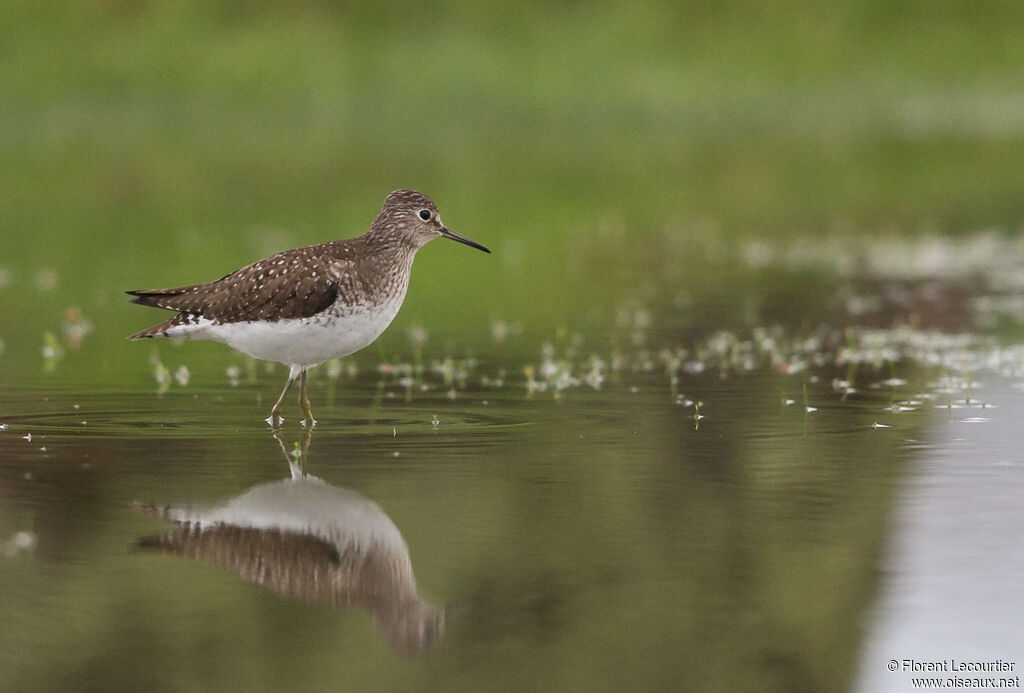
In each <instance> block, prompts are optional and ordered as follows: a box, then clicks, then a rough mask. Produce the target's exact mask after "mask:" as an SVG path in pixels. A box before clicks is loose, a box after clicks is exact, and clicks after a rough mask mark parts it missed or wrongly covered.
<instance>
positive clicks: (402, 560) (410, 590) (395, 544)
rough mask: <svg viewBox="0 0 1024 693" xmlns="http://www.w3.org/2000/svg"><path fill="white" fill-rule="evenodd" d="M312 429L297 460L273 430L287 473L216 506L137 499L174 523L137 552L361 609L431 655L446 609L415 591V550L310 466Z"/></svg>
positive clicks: (372, 508) (397, 638)
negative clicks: (313, 472)
mask: <svg viewBox="0 0 1024 693" xmlns="http://www.w3.org/2000/svg"><path fill="white" fill-rule="evenodd" d="M311 433H312V432H311V431H308V430H307V431H306V432H305V434H304V436H303V440H302V443H301V444H300V445H299V446H298V460H296V459H294V458H293V456H292V455H289V454H288V452H287V450H286V449H285V446H284V443H283V442H282V441H281V438H280V435H279V434H277V433H275V435H274V437H275V438H276V439H277V442H278V444H280V445H281V451H282V452H283V453H284V455H285V458H286V459H287V460H288V465H289V468H290V470H291V478H289V479H282V480H281V481H274V482H269V483H265V484H258V485H256V486H253V487H252V488H250V489H249V490H247V491H246V492H245V493H242V494H241V495H238V496H235V497H234V498H231V499H229V500H225V501H221V502H219V503H214V504H211V505H164V506H157V505H151V504H147V503H141V502H136V503H135V507H136V508H137V509H138V510H140V511H142V512H146V513H150V514H153V515H157V516H158V517H161V518H164V519H166V520H170V521H171V522H174V523H175V524H176V525H177V527H176V528H175V529H174V531H173V532H170V533H168V534H161V535H156V536H151V537H144V538H142V539H139V540H138V541H137V542H136V543H135V548H137V549H139V550H147V551H158V552H161V553H167V554H171V555H175V556H182V557H185V558H192V559H195V560H198V561H203V562H208V563H214V564H216V565H220V566H223V567H225V568H228V569H229V570H232V571H234V572H236V573H238V574H239V575H241V576H242V577H243V578H245V579H246V580H251V581H252V582H255V583H256V584H258V585H261V586H263V587H266V588H268V589H271V590H273V591H274V592H277V593H278V594H281V595H282V596H285V597H288V598H292V599H299V600H302V601H305V602H310V603H314V604H330V605H332V606H336V605H346V606H347V605H355V606H358V607H361V608H364V609H366V610H367V611H369V612H370V613H371V614H372V615H373V619H374V621H375V622H376V624H377V627H378V628H379V629H380V630H381V631H382V632H383V633H384V635H385V636H386V638H387V640H388V642H389V643H390V644H391V646H392V647H393V648H394V649H395V650H396V651H398V652H400V653H401V654H403V655H407V656H412V655H417V654H421V653H423V652H425V651H426V650H428V649H430V647H431V646H433V645H434V644H436V643H437V641H438V640H439V639H440V637H441V635H442V633H443V632H444V624H445V611H444V609H442V608H438V607H436V606H434V605H433V604H431V603H430V602H428V601H426V600H425V599H423V598H422V597H421V596H420V595H419V594H418V592H417V590H416V581H415V579H414V577H413V572H412V562H411V561H410V560H409V549H408V547H407V546H406V544H405V540H404V539H403V538H402V535H401V533H400V532H399V531H398V528H397V527H396V526H395V524H394V523H393V522H392V521H391V518H389V517H388V516H387V515H386V514H385V513H384V511H383V510H381V508H380V506H378V505H377V504H376V503H374V502H373V501H372V500H370V499H369V498H366V497H365V496H362V495H360V494H358V493H356V492H355V491H351V490H349V489H346V488H340V487H338V486H332V485H330V484H328V483H327V482H325V481H324V480H323V479H320V478H318V477H315V476H312V475H310V474H307V473H305V471H303V469H302V463H303V462H304V461H305V458H306V453H307V451H308V449H309V442H310V436H311Z"/></svg>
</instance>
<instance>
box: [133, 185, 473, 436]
mask: <svg viewBox="0 0 1024 693" xmlns="http://www.w3.org/2000/svg"><path fill="white" fill-rule="evenodd" d="M440 237H444V238H450V239H452V240H454V241H458V242H459V243H465V244H466V245H468V246H471V247H473V248H477V249H479V250H482V251H484V252H485V253H489V252H491V251H490V250H488V249H487V248H486V247H484V246H482V245H480V244H479V243H477V242H476V241H472V240H470V239H468V238H466V237H465V236H460V235H459V234H457V233H455V232H454V231H452V230H451V229H449V228H447V227H446V226H445V225H444V224H443V223H441V215H440V214H438V211H437V206H436V205H435V204H434V203H433V202H432V201H431V199H430V198H429V197H427V196H426V195H424V194H423V193H419V192H416V191H415V190H395V191H394V192H392V193H391V194H390V195H388V196H387V198H386V199H385V200H384V205H383V206H382V207H381V210H380V213H379V214H378V215H377V218H376V219H375V220H374V222H373V224H371V225H370V228H369V229H368V230H367V231H366V233H364V234H363V235H361V236H357V237H355V238H347V239H344V240H340V241H332V242H330V243H321V244H320V245H311V246H307V247H305V248H296V249H294V250H286V251H284V252H282V253H278V254H277V255H272V256H270V257H268V258H265V259H263V260H260V261H259V262H254V263H253V264H251V265H248V266H246V267H243V268H241V269H239V270H236V271H234V272H232V273H231V274H228V275H227V276H225V277H222V278H221V279H218V280H217V281H214V282H208V283H206V284H193V285H191V286H181V287H177V288H174V289H151V290H141V291H127V292H125V293H127V294H129V295H131V296H134V298H133V299H132V302H133V303H138V304H141V305H144V306H154V307H156V308H166V309H168V310H175V311H178V314H177V315H175V316H174V317H173V318H170V319H169V320H165V321H164V322H162V323H160V324H159V325H154V326H153V327H150V328H148V329H145V330H142V331H141V332H136V333H135V334H133V335H131V337H130V339H143V338H145V337H174V338H179V339H211V340H214V341H218V342H224V343H225V344H227V345H228V346H230V347H232V348H234V349H237V350H238V351H241V352H242V353H245V354H249V355H250V356H253V357H255V358H258V359H262V360H265V361H277V362H278V363H283V364H286V365H287V366H289V368H290V370H289V372H288V381H287V382H286V383H285V385H284V389H283V390H282V391H281V396H280V397H278V398H277V402H275V403H274V408H273V409H271V411H270V416H269V417H267V423H269V424H270V425H271V426H272V427H277V426H279V425H280V424H281V423H283V422H284V419H283V418H282V417H281V403H282V402H283V401H284V397H285V395H286V394H287V393H288V388H289V386H290V385H291V384H292V381H293V380H295V378H296V377H298V378H299V383H300V388H299V406H300V407H301V409H302V414H303V416H304V417H305V418H304V419H303V423H304V424H305V425H307V426H310V427H311V426H313V425H314V424H316V420H315V419H313V411H312V408H311V406H310V403H309V392H308V391H307V389H306V371H308V370H309V369H310V368H312V367H314V366H317V365H319V364H321V363H323V362H324V361H328V360H330V359H335V358H341V357H342V356H347V355H349V354H351V353H354V352H356V351H359V350H360V349H362V348H363V347H365V346H367V345H369V344H371V343H372V342H373V341H374V340H375V339H377V337H379V336H380V334H381V333H382V332H383V331H384V330H385V329H386V328H387V326H388V325H389V324H391V321H392V320H393V319H394V317H395V315H396V314H397V313H398V309H399V307H401V305H402V301H403V300H404V299H405V291H406V289H407V288H408V286H409V271H410V270H411V269H412V260H413V256H415V255H416V251H417V250H419V249H420V248H422V247H423V246H424V245H426V244H427V243H428V242H430V241H432V240H433V239H435V238H440Z"/></svg>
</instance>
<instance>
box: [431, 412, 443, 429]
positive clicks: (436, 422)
mask: <svg viewBox="0 0 1024 693" xmlns="http://www.w3.org/2000/svg"><path fill="white" fill-rule="evenodd" d="M430 425H431V426H433V427H434V428H437V427H438V426H440V425H441V420H440V419H439V418H437V414H434V418H432V419H431V420H430Z"/></svg>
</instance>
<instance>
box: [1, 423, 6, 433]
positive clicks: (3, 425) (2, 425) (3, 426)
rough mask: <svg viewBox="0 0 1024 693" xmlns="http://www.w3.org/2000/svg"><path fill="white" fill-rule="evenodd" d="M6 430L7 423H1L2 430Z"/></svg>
mask: <svg viewBox="0 0 1024 693" xmlns="http://www.w3.org/2000/svg"><path fill="white" fill-rule="evenodd" d="M6 430H7V424H5V423H0V431H6Z"/></svg>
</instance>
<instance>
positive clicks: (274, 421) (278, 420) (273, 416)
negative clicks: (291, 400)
mask: <svg viewBox="0 0 1024 693" xmlns="http://www.w3.org/2000/svg"><path fill="white" fill-rule="evenodd" d="M299 370H300V369H299V368H297V367H296V366H292V367H291V370H290V371H288V381H287V382H285V384H284V389H283V390H281V396H280V397H278V398H277V401H276V402H274V408H273V409H271V410H270V416H268V417H267V418H266V422H267V423H268V424H270V427H271V428H277V427H278V426H280V425H281V424H283V423H284V418H283V417H282V416H281V403H282V402H284V396H285V395H287V394H288V388H289V387H291V384H292V381H293V380H295V376H297V375H298V374H299ZM303 375H305V371H303Z"/></svg>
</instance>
